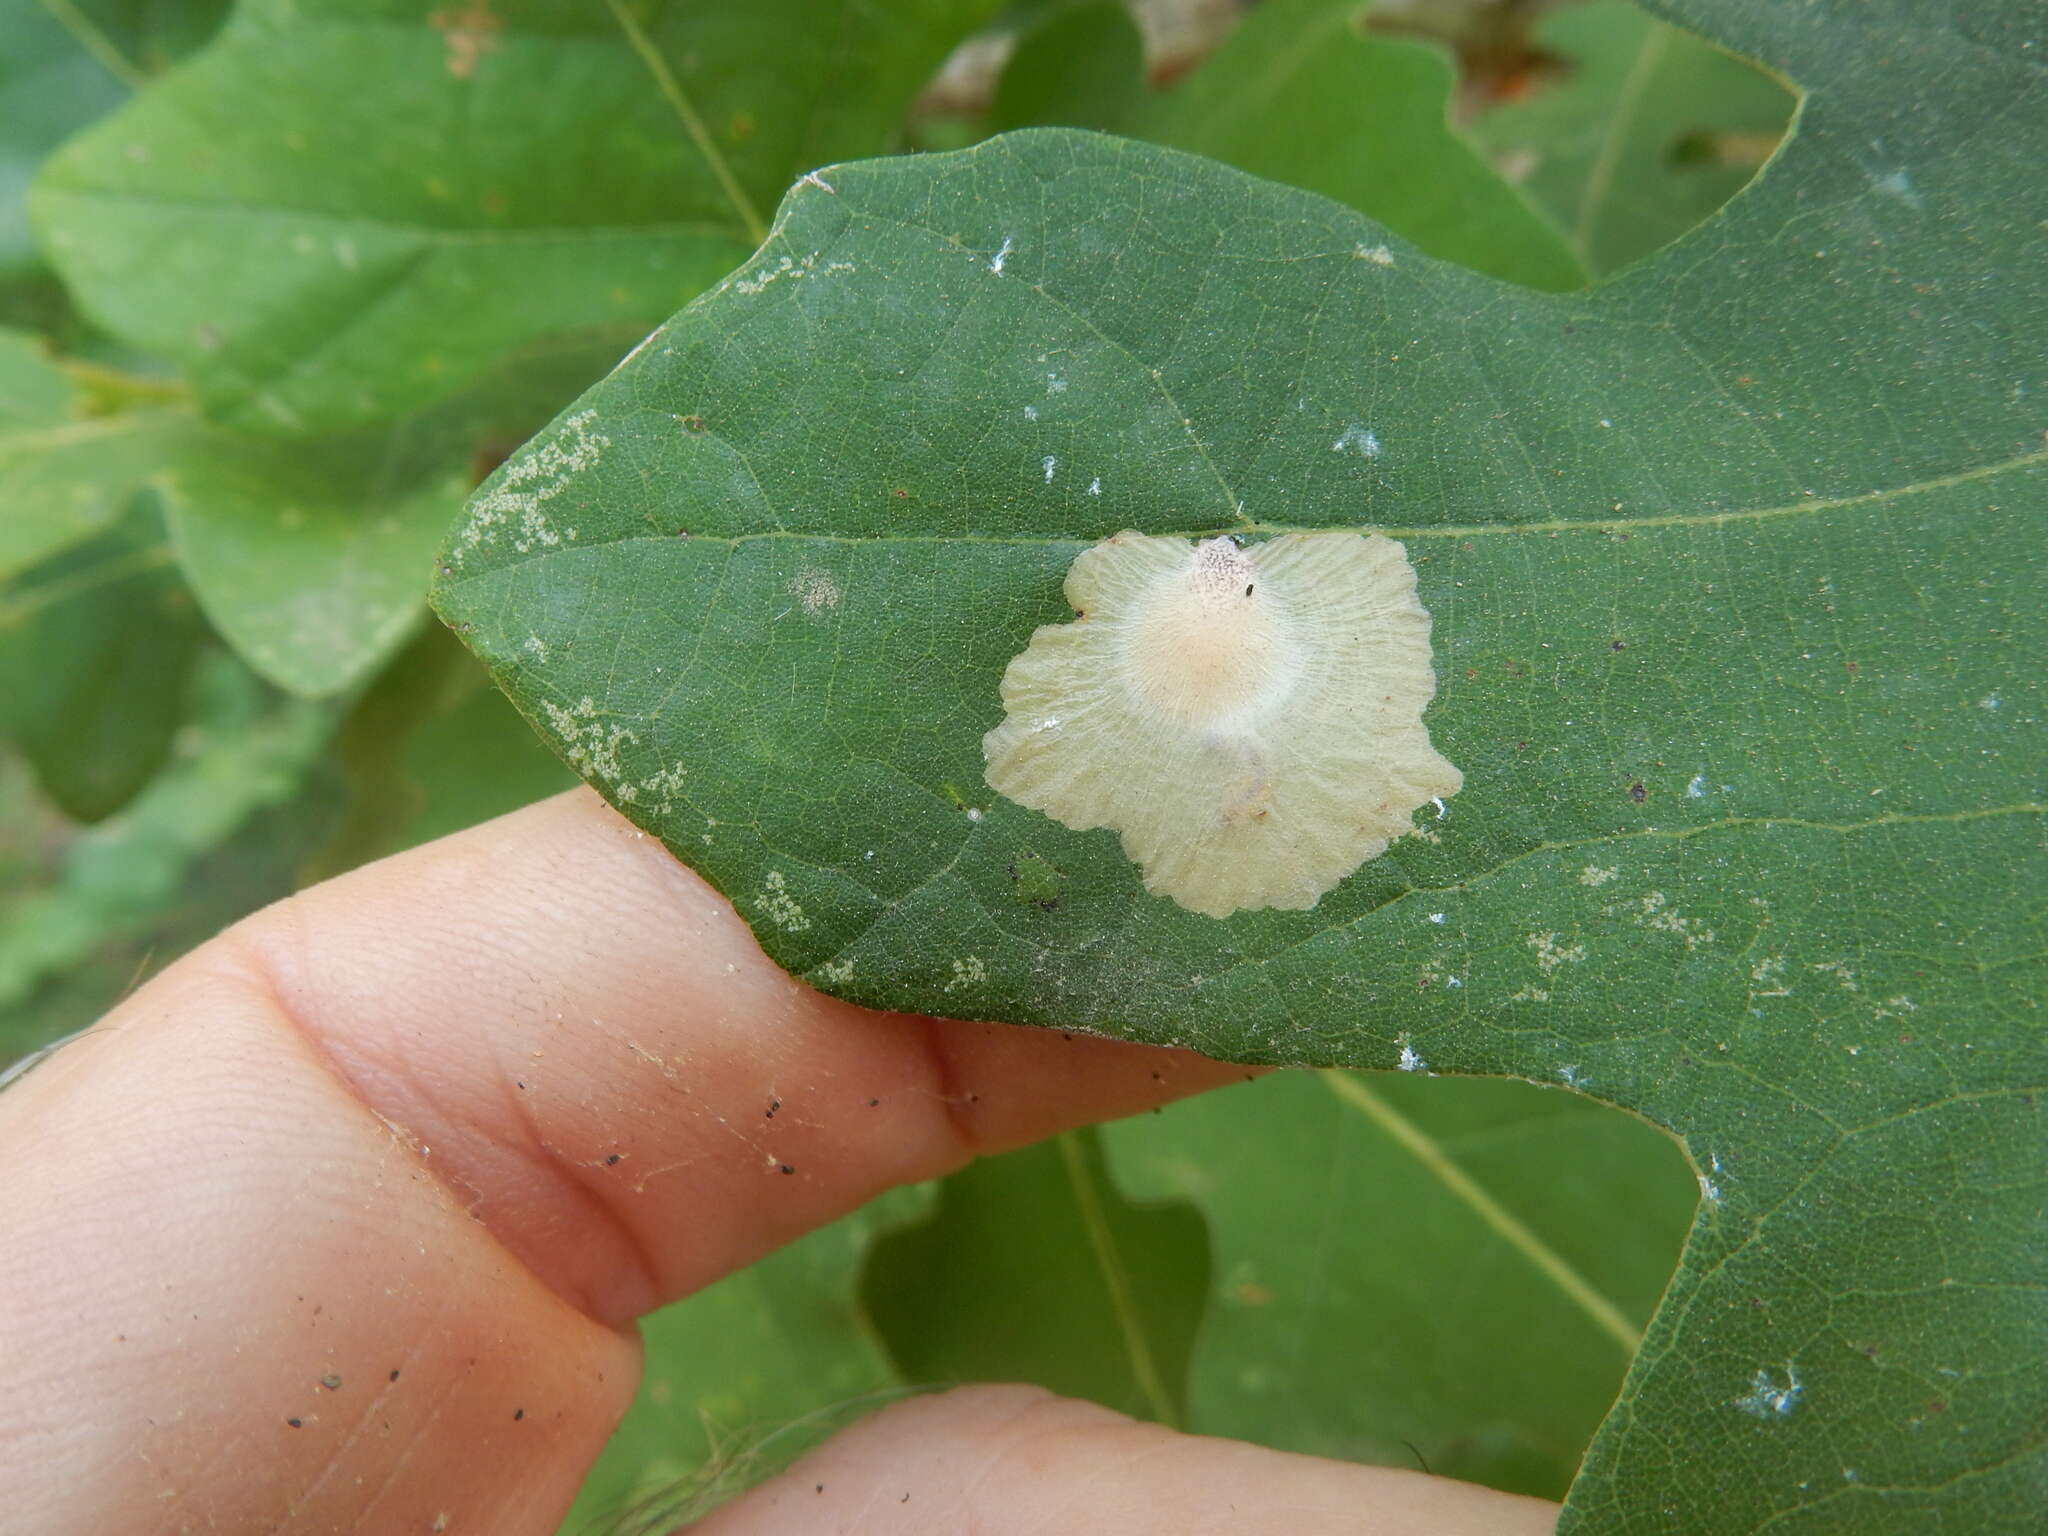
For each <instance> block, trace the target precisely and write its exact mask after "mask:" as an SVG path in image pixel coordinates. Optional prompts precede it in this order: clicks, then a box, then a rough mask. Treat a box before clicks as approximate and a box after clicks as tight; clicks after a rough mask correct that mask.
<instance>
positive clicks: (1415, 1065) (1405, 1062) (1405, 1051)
mask: <svg viewBox="0 0 2048 1536" xmlns="http://www.w3.org/2000/svg"><path fill="white" fill-rule="evenodd" d="M1400 1066H1401V1070H1402V1071H1403V1072H1422V1071H1426V1070H1427V1068H1428V1063H1426V1062H1425V1061H1423V1059H1422V1058H1421V1057H1420V1056H1418V1055H1417V1054H1416V1053H1415V1047H1414V1046H1412V1045H1410V1044H1409V1043H1408V1042H1407V1041H1406V1040H1403V1041H1402V1042H1401V1062H1400Z"/></svg>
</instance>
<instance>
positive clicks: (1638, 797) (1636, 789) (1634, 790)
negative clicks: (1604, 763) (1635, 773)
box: [1628, 779, 1650, 805]
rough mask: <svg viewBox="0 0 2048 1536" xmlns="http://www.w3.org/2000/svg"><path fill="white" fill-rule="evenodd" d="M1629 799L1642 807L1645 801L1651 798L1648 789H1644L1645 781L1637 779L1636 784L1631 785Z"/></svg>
mask: <svg viewBox="0 0 2048 1536" xmlns="http://www.w3.org/2000/svg"><path fill="white" fill-rule="evenodd" d="M1628 797H1629V799H1631V800H1633V801H1635V803H1636V804H1637V805H1641V804H1642V803H1643V802H1644V801H1645V800H1647V799H1649V798H1650V792H1649V791H1648V790H1647V789H1645V788H1643V781H1642V780H1641V779H1637V780H1636V781H1635V783H1633V784H1631V785H1629V787H1628Z"/></svg>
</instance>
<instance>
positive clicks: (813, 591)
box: [789, 570, 841, 614]
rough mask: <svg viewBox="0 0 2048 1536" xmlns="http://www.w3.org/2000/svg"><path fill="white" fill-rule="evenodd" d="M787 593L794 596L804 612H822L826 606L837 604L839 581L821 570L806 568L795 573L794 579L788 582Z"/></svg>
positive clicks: (836, 605)
mask: <svg viewBox="0 0 2048 1536" xmlns="http://www.w3.org/2000/svg"><path fill="white" fill-rule="evenodd" d="M789 595H790V596H791V597H793V598H795V599H796V600H797V602H798V604H800V605H801V606H802V608H803V610H804V612H805V613H811V614H816V613H823V612H824V611H825V610H826V609H828V608H837V607H838V606H839V600H840V595H841V594H840V591H839V583H838V582H836V581H834V580H833V579H832V578H831V577H830V576H828V575H826V574H825V573H824V572H823V571H816V570H806V571H799V572H798V573H797V578H796V580H794V581H792V582H791V583H790V584H789Z"/></svg>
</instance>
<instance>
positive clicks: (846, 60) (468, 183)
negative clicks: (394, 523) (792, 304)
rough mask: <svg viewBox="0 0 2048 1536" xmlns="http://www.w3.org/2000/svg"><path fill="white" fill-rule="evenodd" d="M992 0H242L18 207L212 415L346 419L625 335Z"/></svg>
mask: <svg viewBox="0 0 2048 1536" xmlns="http://www.w3.org/2000/svg"><path fill="white" fill-rule="evenodd" d="M989 8H990V7H989V3H988V0H913V3H908V4H898V5H892V6H890V7H889V8H888V9H887V10H886V11H881V12H875V11H871V10H870V9H869V8H867V7H864V6H858V5H852V4H847V5H844V6H839V7H835V8H833V13H832V14H830V15H827V14H823V13H821V11H820V9H819V7H817V6H815V5H813V4H811V3H810V0H769V3H766V4H754V5H748V6H745V7H728V6H712V5H694V6H667V5H663V6H654V5H647V4H629V3H627V0H611V3H610V4H609V5H599V4H595V3H584V0H470V3H466V4H459V5H446V6H429V5H426V4H420V5H417V6H410V5H409V6H406V7H403V8H400V9H399V10H397V11H394V10H393V8H392V7H391V6H389V5H386V4H381V3H377V0H247V3H245V4H243V5H241V6H239V7H237V9H236V11H235V14H234V17H233V19H232V20H231V21H230V22H229V24H228V26H227V28H226V29H225V30H224V31H223V32H222V34H221V36H220V37H219V39H217V40H216V41H215V43H214V44H213V45H212V46H211V47H209V48H207V49H206V50H204V51H203V52H202V53H201V54H199V55H197V56H196V57H194V58H193V59H191V60H190V61H188V62H187V63H186V64H185V65H184V66H182V67H181V68H179V69H177V70H175V71H174V72H173V73H172V74H171V75H170V76H169V77H168V78H166V79H165V80H163V81H162V82H160V83H158V84H157V85H155V86H153V87H152V88H150V89H149V90H147V91H145V92H144V93H143V94H142V95H140V96H139V97H137V98H136V99H135V100H134V101H133V102H132V103H131V104H130V105H128V106H127V107H125V108H123V109H122V110H121V111H119V112H117V113H115V114H114V115H113V116H111V117H109V118H107V119H105V120H103V121H101V122H99V123H97V124H95V125H94V126H93V127H92V128H90V129H88V130H87V131H86V132H85V133H84V134H82V135H81V136H80V137H78V138H77V139H75V140H73V141H72V142H71V143H70V144H68V145H67V146H66V147H65V148H64V149H63V150H61V151H60V152H59V153H58V154H57V155H56V156H54V157H53V158H52V159H51V160H50V161H49V162H48V164H47V165H46V166H45V167H44V169H43V171H42V173H41V175H40V177H39V179H38V183H37V187H36V190H35V193H34V195H33V196H32V199H31V204H32V211H33V212H34V214H35V218H36V223H37V227H38V229H39V231H40V232H41V234H42V237H43V241H44V245H45V248H46V250H47V252H48V254H49V256H50V259H51V260H52V261H53V262H54V264H55V265H56V266H57V268H58V270H59V271H60V272H61V273H62V274H63V276H64V278H65V280H66V282H67V283H68V284H69V285H70V286H71V289H72V292H73V293H74V295H75V296H76V298H77V300H78V302H79V303H80V305H81V306H82V307H83V308H84V310H85V311H86V313H87V314H88V315H90V316H91V317H92V318H93V319H95V320H96V321H97V322H98V323H99V324H101V325H103V326H104V327H106V328H107V329H108V330H109V331H111V332H113V333H114V334H115V335H116V336H118V337H120V338H122V339H123V340H125V341H127V342H129V343H130V344H132V345H135V346H138V347H141V348H143V349H145V350H147V351H151V352H155V353H160V354H162V355H165V356H167V357H171V358H175V359H176V360H178V361H179V362H180V363H181V364H182V365H183V366H184V367H185V368H186V369H187V370H188V371H189V372H190V374H191V376H192V379H193V381H194V383H195V384H196V386H197V387H198V390H199V393H200V396H201V399H202V401H203V402H204V404H205V405H206V407H207V409H208V411H209V412H210V413H212V414H215V415H217V416H219V417H221V418H223V419H225V420H227V421H229V422H231V423H233V424H236V425H240V426H245V427H253V428H262V429H269V430H277V429H279V428H283V429H287V430H292V431H323V432H324V431H341V430H347V429H353V428H356V427H359V426H363V425H366V424H369V423H373V422H377V421H384V420H389V419H391V418H393V417H396V416H400V415H403V414H405V413H408V412H410V411H413V410H416V409H418V408H420V407H422V406H424V405H426V404H429V403H431V402H433V401H436V400H439V399H442V398H445V397H447V396H449V395H453V394H456V393H459V392H460V391H461V390H463V389H464V388H465V387H467V386H468V385H469V384H471V383H472V382H474V381H475V380H477V379H479V378H480V377H483V376H484V375H486V374H487V373H489V372H490V370H491V369H492V368H493V367H494V366H495V365H497V364H499V363H501V362H503V361H505V360H506V359H507V358H509V357H511V356H512V355H514V354H516V353H517V352H518V351H520V350H521V349H522V348H524V347H526V346H527V345H529V344H531V343H533V342H535V341H537V340H541V339H544V338H550V337H559V336H565V335H578V334H582V335H593V334H598V335H603V336H608V337H611V338H612V339H613V341H614V344H615V348H622V347H623V346H625V345H626V344H628V343H629V342H630V341H631V340H633V339H634V338H636V337H638V336H639V335H641V334H642V333H644V332H645V331H646V329H647V328H648V327H649V326H650V325H652V324H653V323H654V322H655V321H657V320H659V319H660V318H661V317H662V316H663V315H665V314H667V313H668V312H669V311H670V310H671V309H673V308H674V307H675V305H677V304H678V303H680V302H681V301H682V300H683V299H685V298H687V297H689V296H690V295H691V294H693V293H695V292H697V291H698V290H699V289H700V288H702V287H703V286H704V285H705V284H706V283H708V282H710V281H712V280H713V279H714V278H715V277H717V276H718V275H719V274H720V273H722V272H724V271H725V270H726V269H727V268H729V267H731V266H732V265H733V263H734V262H736V261H738V260H739V259H740V258H741V257H743V256H744V255H745V254H746V252H747V251H748V250H749V249H750V248H751V247H752V246H753V245H754V244H756V243H757V242H758V241H759V239H760V237H761V235H762V232H763V229H764V227H765V225H764V220H765V215H766V212H767V210H769V209H770V208H772V206H773V204H774V201H775V199H776V197H777V196H778V195H779V194H780V193H781V191H782V190H783V189H784V188H785V187H787V186H788V185H789V183H790V181H791V180H792V179H793V178H794V177H796V176H797V175H799V174H800V173H802V172H804V171H806V170H808V169H810V168H811V167H812V166H814V165H816V164H819V163H820V162H822V161H824V160H827V159H832V158H836V157H840V156H845V155H858V154H867V153H873V152H875V151H877V150H879V149H881V148H882V147H883V145H884V141H885V138H886V136H887V134H888V132H889V130H890V129H891V127H892V126H893V125H894V123H895V121H896V119H897V117H898V115H899V114H900V112H901V111H902V108H903V106H904V104H905V103H906V102H907V101H908V99H909V98H910V96H911V95H912V94H913V93H914V92H915V91H916V90H917V88H918V87H919V86H921V85H922V84H923V82H924V80H925V79H926V78H927V77H928V76H929V75H930V73H931V71H932V69H933V68H934V67H935V66H936V65H937V64H938V62H939V60H940V59H942V58H943V57H944V56H945V54H946V52H947V50H948V49H949V48H950V47H951V45H952V43H953V42H954V41H956V40H957V39H958V38H959V37H960V36H962V35H963V34H964V33H966V32H967V31H969V30H971V29H972V28H973V27H974V26H975V25H977V24H978V23H979V21H980V20H981V19H982V17H983V16H984V15H985V13H986V12H987V11H988V9H989ZM367 81H374V82H376V84H377V88H376V89H375V90H366V89H364V83H365V82H367Z"/></svg>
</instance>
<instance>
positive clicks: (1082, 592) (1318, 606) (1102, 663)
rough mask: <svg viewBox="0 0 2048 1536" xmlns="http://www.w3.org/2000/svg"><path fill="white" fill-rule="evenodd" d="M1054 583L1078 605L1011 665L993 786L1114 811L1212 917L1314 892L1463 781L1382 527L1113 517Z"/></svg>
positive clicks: (1166, 880)
mask: <svg viewBox="0 0 2048 1536" xmlns="http://www.w3.org/2000/svg"><path fill="white" fill-rule="evenodd" d="M1066 594H1067V600H1068V602H1070V603H1072V604H1073V606H1074V609H1075V611H1076V613H1077V614H1078V617H1077V618H1076V619H1075V621H1074V622H1073V623H1070V624H1056V625H1053V624H1049V625H1046V626H1044V627H1042V628H1040V629H1039V630H1038V632H1037V633H1036V634H1034V635H1033V636H1032V637H1031V643H1030V645H1029V646H1028V647H1027V648H1026V649H1025V651H1024V652H1023V654H1022V655H1020V656H1018V657H1016V658H1015V659H1014V660H1012V661H1011V663H1010V665H1009V669H1008V670H1007V671H1006V672H1005V673H1004V675H1003V683H1002V698H1003V705H1004V708H1005V709H1006V710H1007V711H1008V714H1007V718H1005V719H1004V721H1003V723H1002V724H1001V725H999V726H997V727H996V728H995V729H994V730H993V731H990V732H989V733H988V735H987V736H986V737H985V738H984V739H983V742H982V748H983V751H984V752H985V754H986V755H987V758H988V782H989V784H990V786H991V787H992V788H994V789H995V790H996V791H997V792H998V793H1000V794H1003V795H1006V796H1008V797H1009V798H1010V799H1012V800H1014V801H1016V802H1017V803H1019V804H1020V805H1025V806H1029V807H1031V808H1032V809H1034V810H1041V811H1044V812H1046V813H1047V814H1048V815H1050V816H1052V817H1053V818H1054V819H1055V820H1057V821H1059V822H1061V823H1062V824H1064V825H1066V826H1068V827H1071V828H1073V829H1075V830H1076V831H1087V830H1088V829H1090V828H1094V827H1113V828H1115V829H1116V830H1117V831H1118V832H1119V833H1121V834H1122V839H1123V848H1124V852H1125V853H1126V854H1127V855H1129V857H1130V858H1131V859H1132V860H1133V861H1134V862H1136V863H1137V865H1138V866H1139V868H1140V869H1142V870H1143V872H1144V877H1145V888H1146V889H1147V890H1149V891H1151V892H1152V893H1153V894H1154V895H1158V896H1166V897H1170V898H1172V899H1173V900H1174V901H1177V902H1179V903H1180V904H1181V905H1182V906H1184V907H1186V908H1188V909H1189V910H1191V911H1194V912H1200V913H1203V914H1205V915H1207V916H1210V917H1227V916H1229V915H1230V914H1231V913H1232V912H1236V911H1239V910H1241V909H1246V908H1259V907H1282V908H1292V909H1297V910H1299V909H1302V908H1306V907H1312V906H1314V905H1315V904H1316V902H1317V901H1318V900H1320V899H1321V898H1322V896H1323V894H1324V893H1325V892H1327V891H1329V890H1330V889H1331V888H1332V887H1333V886H1335V885H1336V884H1337V883H1338V882H1339V881H1340V880H1342V879H1344V877H1345V876H1347V875H1349V874H1351V873H1352V871H1354V870H1356V869H1357V868H1358V867H1359V865H1361V864H1363V863H1364V862H1365V861H1366V860H1368V859H1371V858H1375V857H1377V856H1378V855H1379V854H1380V853H1382V852H1384V851H1385V849H1386V847H1387V844H1388V843H1389V842H1390V841H1391V840H1392V839H1394V838H1396V837H1399V836H1401V835H1402V834H1404V833H1406V832H1408V831H1409V830H1410V829H1411V826H1412V822H1411V819H1410V818H1411V817H1412V816H1413V815H1414V813H1415V811H1416V810H1417V809H1418V808H1419V807H1421V806H1423V805H1426V804H1428V803H1429V802H1430V800H1431V799H1432V798H1437V797H1441V796H1446V795H1453V794H1456V793H1457V791H1458V788H1459V786H1460V784H1461V783H1462V782H1463V781H1462V778H1461V776H1460V775H1459V773H1458V770H1457V769H1456V768H1454V767H1452V766H1451V764H1450V763H1448V762H1446V761H1445V760H1444V758H1443V757H1442V756H1441V755H1440V754H1439V753H1438V752H1437V751H1436V750H1435V748H1433V747H1432V746H1431V745H1430V743H1429V732H1428V731H1427V730H1426V729H1425V728H1424V726H1423V724H1422V711H1423V709H1424V707H1425V706H1426V705H1427V704H1428V703H1429V701H1430V699H1431V697H1432V696H1433V695H1434V693H1435V692H1436V679H1435V675H1434V673H1433V672H1432V671H1431V667H1430V651H1429V614H1428V612H1427V611H1426V610H1425V609H1424V608H1423V607H1422V604H1421V603H1420V602H1419V601H1418V600H1417V598H1416V595H1415V569H1414V567H1413V566H1411V565H1410V564H1409V563H1408V559H1407V555H1406V552H1405V551H1404V550H1403V549H1402V547H1401V546H1400V545H1399V544H1397V543H1395V542H1394V541H1393V540H1391V539H1386V538H1381V537H1378V536H1376V535H1375V536H1367V535H1363V534H1359V533H1353V532H1348V531H1341V532H1339V531H1333V532H1323V533H1293V534H1285V535H1282V536H1281V537H1279V538H1276V539H1271V540H1268V541H1266V542H1265V543H1261V544H1255V545H1252V546H1250V547H1249V548H1240V547H1239V546H1238V544H1237V543H1236V542H1235V541H1234V540H1232V539H1230V538H1215V539H1207V540H1204V541H1202V542H1201V543H1199V544H1193V545H1191V544H1190V543H1189V542H1188V541H1187V540H1185V539H1177V538H1158V537H1154V536H1151V535H1147V534H1141V533H1128V532H1126V533H1120V534H1117V535H1116V536H1115V537H1114V538H1111V539H1106V540H1104V541H1103V542H1102V543H1100V544H1097V545H1095V546H1094V547H1092V548H1090V549H1088V550H1085V551H1084V552H1083V553H1082V554H1081V556H1080V558H1079V559H1077V560H1076V561H1075V562H1074V564H1073V567H1072V569H1071V570H1069V571H1068V573H1067V583H1066ZM1048 720H1057V721H1058V722H1059V728H1058V729H1057V730H1048V729H1045V728H1044V722H1046V721H1048Z"/></svg>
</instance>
